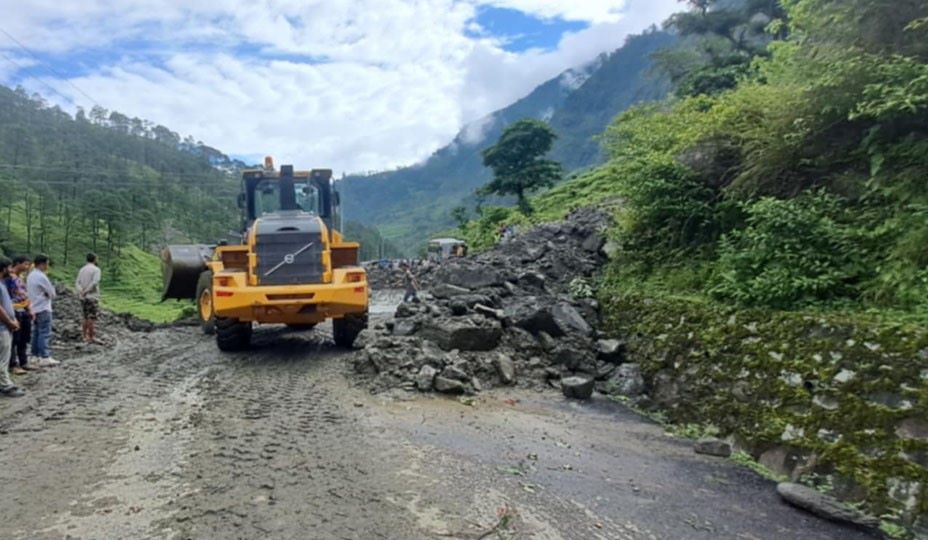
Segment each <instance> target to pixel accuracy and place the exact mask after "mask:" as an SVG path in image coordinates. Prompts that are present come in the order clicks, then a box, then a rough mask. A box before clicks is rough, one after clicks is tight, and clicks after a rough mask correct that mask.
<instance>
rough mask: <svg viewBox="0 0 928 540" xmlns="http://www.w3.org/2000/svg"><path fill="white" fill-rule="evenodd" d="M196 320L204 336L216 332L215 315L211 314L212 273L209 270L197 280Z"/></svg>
mask: <svg viewBox="0 0 928 540" xmlns="http://www.w3.org/2000/svg"><path fill="white" fill-rule="evenodd" d="M197 318H198V319H199V320H200V328H201V329H202V330H203V333H204V334H207V335H212V334H213V333H215V332H216V314H215V313H213V273H212V272H210V271H209V270H207V271H205V272H203V273H202V274H200V279H198V280H197Z"/></svg>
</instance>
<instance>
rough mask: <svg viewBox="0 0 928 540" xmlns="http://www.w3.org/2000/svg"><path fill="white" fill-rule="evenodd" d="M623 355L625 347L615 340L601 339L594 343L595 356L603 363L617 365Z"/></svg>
mask: <svg viewBox="0 0 928 540" xmlns="http://www.w3.org/2000/svg"><path fill="white" fill-rule="evenodd" d="M624 355H625V345H624V344H623V343H622V342H621V341H619V340H617V339H601V340H599V341H597V342H596V356H597V357H598V358H599V359H600V360H602V361H603V362H610V363H613V364H618V363H621V362H622V358H623V357H624Z"/></svg>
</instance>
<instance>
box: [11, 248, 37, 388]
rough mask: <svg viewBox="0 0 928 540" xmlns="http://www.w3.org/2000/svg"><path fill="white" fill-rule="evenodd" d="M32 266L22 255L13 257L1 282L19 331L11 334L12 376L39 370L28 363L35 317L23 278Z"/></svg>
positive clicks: (27, 258) (30, 261)
mask: <svg viewBox="0 0 928 540" xmlns="http://www.w3.org/2000/svg"><path fill="white" fill-rule="evenodd" d="M30 266H32V260H30V259H29V257H25V256H23V255H17V256H16V257H13V265H12V266H11V267H10V275H9V276H8V277H7V278H6V279H4V280H3V284H4V285H6V290H7V292H9V293H10V298H11V299H12V300H13V310H14V311H16V322H18V323H19V330H17V331H16V332H15V333H14V334H13V354H11V355H10V372H12V373H13V374H14V375H23V374H24V373H26V371H27V370H29V371H34V370H41V368H39V367H38V366H34V365H32V364H30V363H29V354H28V353H29V342H30V341H31V340H32V320H33V319H34V318H35V316H34V315H33V314H32V309H31V308H30V302H29V295H28V294H27V293H26V281H25V279H23V276H24V275H25V274H26V272H28V271H29V267H30Z"/></svg>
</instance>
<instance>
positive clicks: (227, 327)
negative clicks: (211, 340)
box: [216, 317, 251, 352]
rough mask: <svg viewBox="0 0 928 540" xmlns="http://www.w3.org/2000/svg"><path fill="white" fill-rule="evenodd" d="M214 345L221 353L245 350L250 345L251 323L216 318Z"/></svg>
mask: <svg viewBox="0 0 928 540" xmlns="http://www.w3.org/2000/svg"><path fill="white" fill-rule="evenodd" d="M216 345H217V346H218V347H219V350H220V351H223V352H237V351H243V350H245V349H247V348H248V346H249V345H251V323H250V322H241V321H239V320H238V319H227V318H225V317H216Z"/></svg>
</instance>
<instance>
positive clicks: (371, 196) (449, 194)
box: [339, 31, 675, 253]
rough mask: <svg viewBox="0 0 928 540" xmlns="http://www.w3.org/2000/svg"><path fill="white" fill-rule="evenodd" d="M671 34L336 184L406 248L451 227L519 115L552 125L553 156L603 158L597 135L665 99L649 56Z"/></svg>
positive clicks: (569, 162) (357, 211)
mask: <svg viewBox="0 0 928 540" xmlns="http://www.w3.org/2000/svg"><path fill="white" fill-rule="evenodd" d="M674 41H675V38H674V37H673V36H672V35H670V34H668V33H665V32H659V31H652V32H648V33H646V34H644V35H641V36H634V37H632V38H630V39H629V40H628V42H627V43H626V44H625V46H624V47H622V48H621V49H619V50H617V51H615V52H613V53H611V54H609V55H604V56H603V57H602V58H600V59H599V60H597V61H596V62H594V63H593V64H590V65H588V66H584V67H581V68H577V69H574V70H570V71H568V72H565V73H564V74H562V75H561V76H559V77H557V78H555V79H552V80H550V81H548V82H546V83H545V84H543V85H541V86H539V87H538V88H536V89H535V90H534V91H533V92H532V93H531V94H529V95H528V96H526V97H525V98H523V99H521V100H519V101H517V102H516V103H514V104H513V105H511V106H509V107H507V108H505V109H502V110H500V111H497V112H496V113H493V114H492V115H490V116H489V117H487V118H486V119H484V120H483V121H480V122H477V123H475V124H474V125H471V126H467V127H466V128H464V129H463V130H462V131H461V133H460V134H459V135H458V136H457V137H456V138H455V140H454V141H453V142H452V143H451V144H450V145H448V146H446V147H445V148H442V149H440V150H438V151H437V152H435V153H434V154H433V155H432V156H431V157H430V158H429V159H428V160H427V161H426V162H424V163H422V164H420V165H416V166H412V167H405V168H402V169H398V170H396V171H389V172H383V173H379V174H375V175H372V176H366V177H360V176H352V177H348V178H347V179H344V180H342V181H341V182H340V183H339V186H340V189H341V190H342V192H343V194H344V195H345V197H344V198H343V200H344V201H345V208H346V210H347V212H348V216H349V217H350V218H352V219H358V220H362V221H364V222H365V223H367V224H372V225H375V226H377V227H378V228H379V229H380V230H381V232H382V233H383V234H384V236H386V237H387V238H389V239H391V240H393V241H394V242H395V243H396V244H397V245H398V246H400V247H401V248H402V249H403V250H404V251H406V252H407V253H412V252H415V251H416V249H417V248H418V247H419V244H420V243H421V242H422V241H423V240H424V239H425V238H426V237H427V236H428V235H429V234H430V233H433V232H435V231H436V230H441V229H444V228H447V227H449V226H450V225H452V224H453V219H452V218H451V215H450V214H451V209H452V208H454V207H455V206H458V205H461V204H463V203H465V202H466V200H467V199H468V198H469V197H471V196H472V194H473V192H474V190H475V189H476V188H477V187H479V186H481V185H483V184H484V183H486V182H487V180H489V176H488V172H487V170H486V169H485V168H484V167H483V165H482V162H481V158H480V152H481V151H482V150H483V149H484V148H486V147H487V146H490V145H491V144H493V143H494V142H495V141H496V139H497V138H498V137H499V135H500V134H501V133H502V131H503V129H505V127H506V126H508V125H509V124H511V123H513V122H515V121H517V120H520V119H523V118H540V119H544V120H547V121H549V122H550V123H551V125H552V127H554V129H555V130H556V132H557V133H558V136H559V139H558V141H557V143H556V145H555V148H554V150H553V151H552V155H553V156H554V159H557V160H560V161H562V162H563V163H564V165H565V166H566V168H567V169H569V170H576V169H580V168H584V167H588V166H591V165H595V164H597V163H600V162H601V161H602V159H603V158H604V156H603V155H602V153H601V151H600V146H599V143H598V142H597V141H596V140H594V136H595V135H598V134H599V133H601V132H602V130H603V129H604V128H605V127H606V125H607V124H608V123H609V121H610V119H611V118H612V117H613V116H614V115H615V114H617V113H619V112H621V111H623V110H625V109H627V108H628V107H630V106H631V105H633V104H635V103H639V102H642V101H648V100H655V99H660V98H662V97H663V96H664V95H665V94H666V92H667V88H668V85H667V83H666V81H665V80H664V79H663V78H662V77H661V76H660V75H659V74H657V73H655V72H654V71H653V70H651V69H650V68H651V65H652V64H651V58H650V57H651V55H652V54H653V53H654V52H656V51H658V50H660V49H661V48H663V47H666V46H668V45H670V44H672V43H673V42H674Z"/></svg>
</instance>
